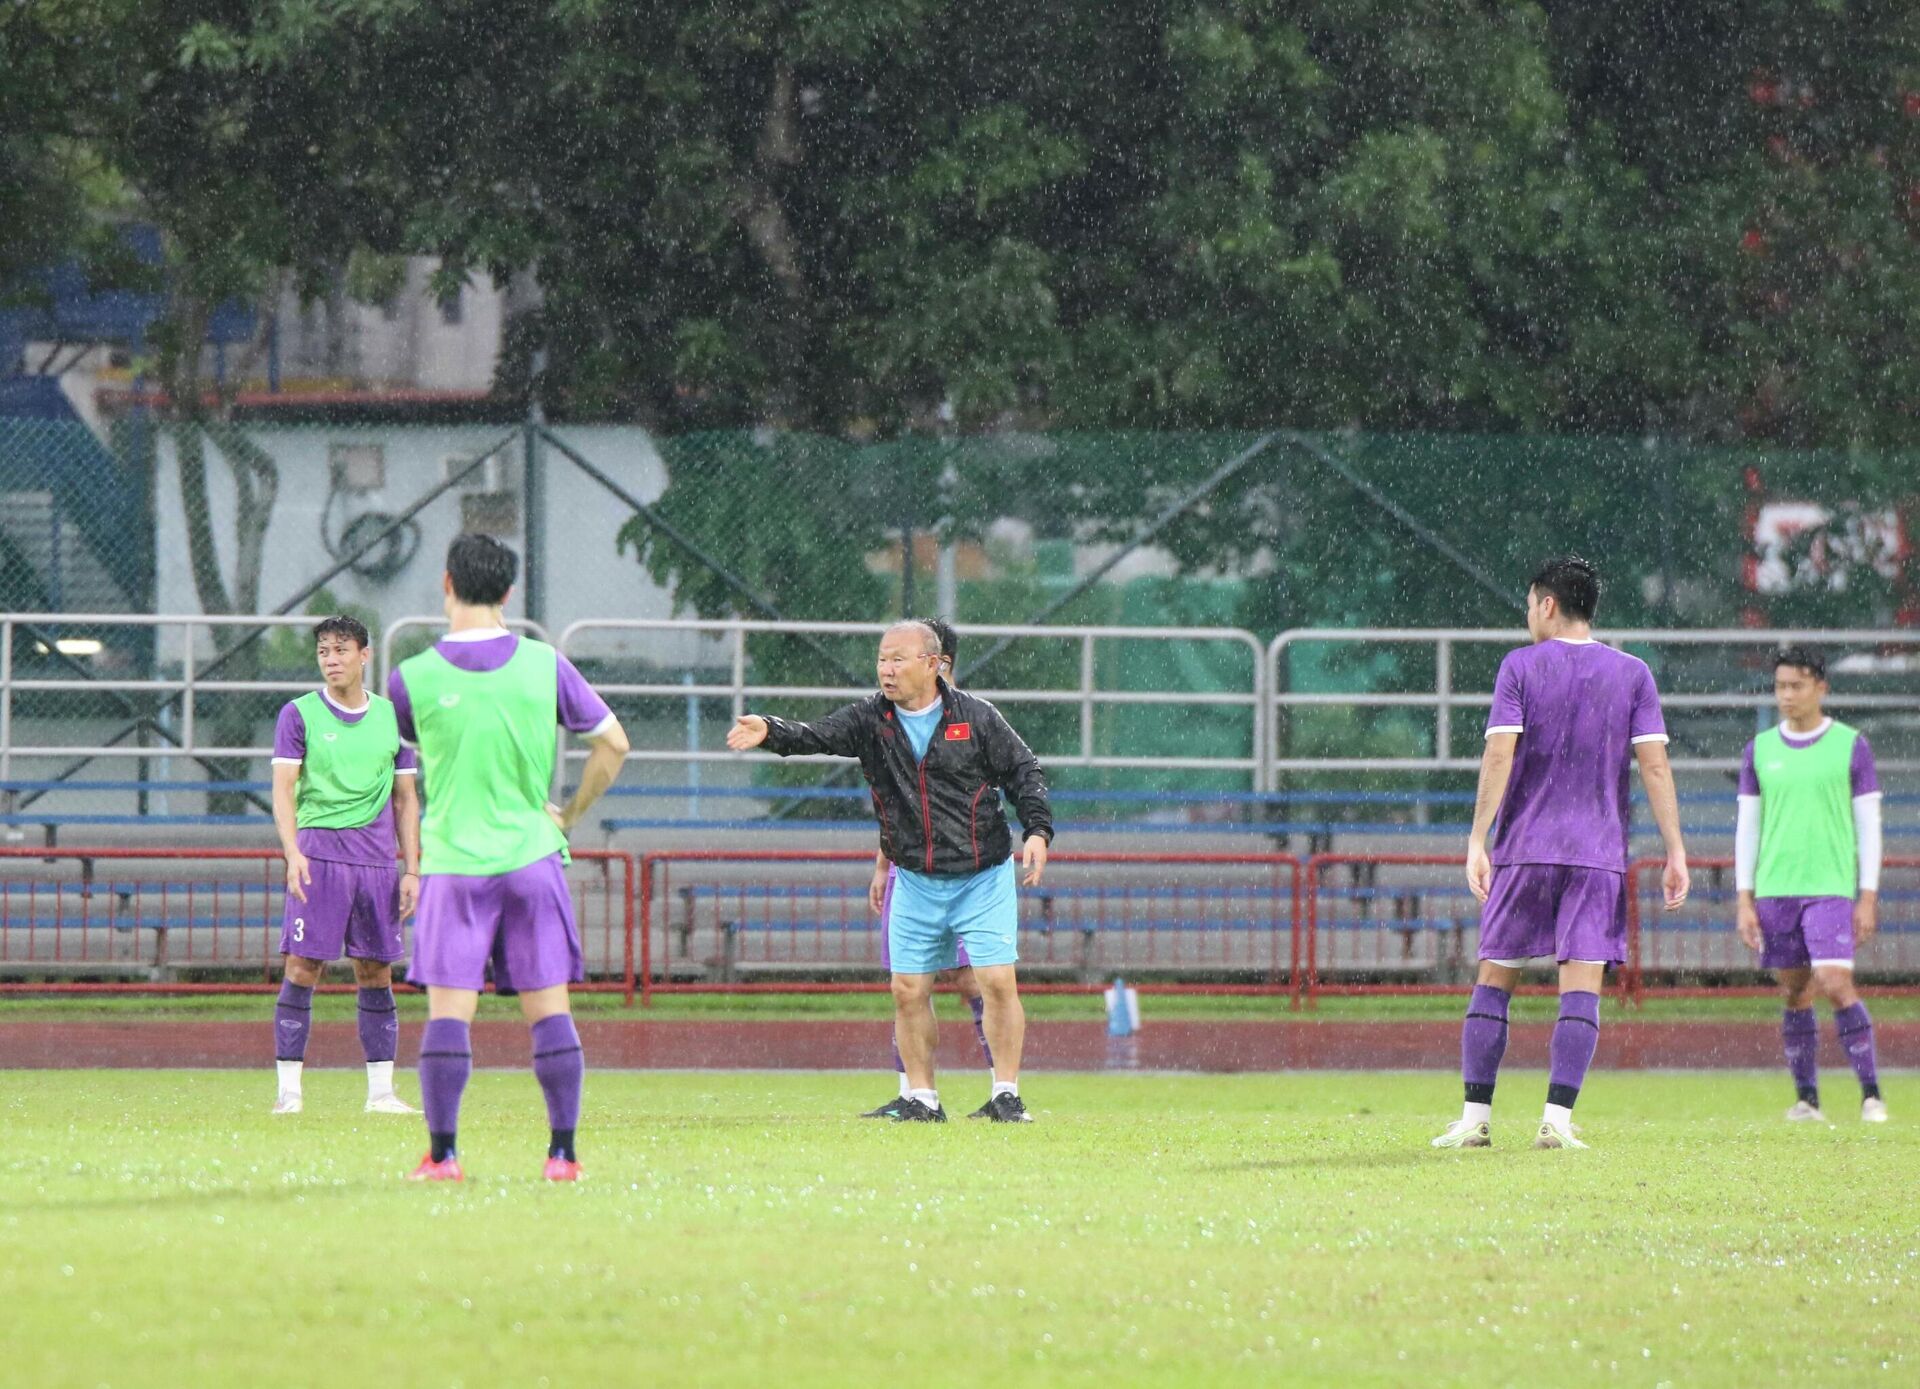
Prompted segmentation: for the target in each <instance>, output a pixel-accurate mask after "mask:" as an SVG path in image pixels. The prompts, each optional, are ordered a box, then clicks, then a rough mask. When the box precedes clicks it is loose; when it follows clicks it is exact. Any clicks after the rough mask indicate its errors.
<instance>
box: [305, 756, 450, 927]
mask: <svg viewBox="0 0 1920 1389" xmlns="http://www.w3.org/2000/svg"><path fill="white" fill-rule="evenodd" d="M299 783H300V768H299V766H298V765H297V764H295V763H291V762H276V763H274V764H273V827H274V829H275V830H277V831H278V832H279V835H280V853H281V856H282V857H284V858H285V859H286V861H287V892H288V894H289V895H291V896H293V897H295V898H297V899H298V900H300V901H302V902H304V901H306V900H307V888H308V886H309V885H310V884H311V883H312V882H313V872H312V870H311V869H310V868H309V867H308V866H307V856H306V855H305V854H303V853H301V852H300V841H299V833H298V830H297V829H296V828H295V819H294V795H295V788H296V787H297V786H298V785H299ZM416 823H417V822H416Z"/></svg>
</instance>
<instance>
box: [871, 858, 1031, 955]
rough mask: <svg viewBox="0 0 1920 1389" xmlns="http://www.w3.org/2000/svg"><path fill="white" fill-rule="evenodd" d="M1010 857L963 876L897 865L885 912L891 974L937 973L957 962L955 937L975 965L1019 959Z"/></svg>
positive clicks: (1017, 908)
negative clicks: (940, 875)
mask: <svg viewBox="0 0 1920 1389" xmlns="http://www.w3.org/2000/svg"><path fill="white" fill-rule="evenodd" d="M1016 886H1017V879H1016V878H1015V875H1014V870H1013V860H1012V859H1008V860H1007V861H1006V862H1005V863H1001V864H997V865H995V866H994V867H992V868H983V869H981V870H980V871H979V872H978V873H975V874H973V875H971V876H970V877H965V878H935V877H930V876H928V875H927V874H925V873H909V872H908V871H907V870H906V869H904V868H902V869H900V870H899V871H898V872H897V873H896V874H895V877H894V884H893V900H892V902H891V903H890V908H891V909H890V911H889V912H888V916H887V952H888V955H889V956H890V957H891V959H892V961H893V972H894V973H895V974H938V973H939V972H940V971H941V970H943V969H952V968H954V966H955V964H956V963H957V962H958V955H959V946H960V942H962V941H965V942H966V945H967V957H968V958H969V959H970V960H971V961H972V962H973V965H974V967H975V968H976V969H977V968H979V967H980V966H982V965H1010V964H1013V963H1014V962H1015V961H1016V960H1018V959H1019V958H1020V903H1019V899H1018V898H1017V897H1016V895H1015V891H1014V890H1015V887H1016Z"/></svg>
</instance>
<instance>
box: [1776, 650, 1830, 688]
mask: <svg viewBox="0 0 1920 1389" xmlns="http://www.w3.org/2000/svg"><path fill="white" fill-rule="evenodd" d="M1781 666H1798V667H1799V668H1800V669H1801V670H1804V671H1805V672H1806V673H1807V674H1808V675H1811V676H1812V677H1813V678H1814V679H1815V680H1825V679H1826V678H1827V658H1826V657H1825V656H1822V655H1821V654H1820V653H1819V652H1818V651H1815V650H1814V649H1813V648H1812V647H1810V646H1800V645H1797V644H1796V645H1793V646H1783V647H1781V648H1780V649H1779V650H1778V651H1776V652H1774V653H1773V668H1774V669H1775V670H1778V669H1780V667H1781Z"/></svg>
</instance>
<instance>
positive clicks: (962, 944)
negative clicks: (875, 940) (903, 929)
mask: <svg viewBox="0 0 1920 1389" xmlns="http://www.w3.org/2000/svg"><path fill="white" fill-rule="evenodd" d="M892 939H893V870H892V869H891V868H889V869H888V870H887V890H886V891H885V892H884V893H882V894H881V895H880V968H882V969H884V970H885V971H886V972H887V973H889V974H891V973H893V947H892V945H891V944H890V943H889V942H891V941H892ZM954 956H955V959H954V965H953V967H954V968H955V969H972V968H973V961H972V960H969V959H968V958H967V943H966V941H964V940H960V941H956V942H955V948H954Z"/></svg>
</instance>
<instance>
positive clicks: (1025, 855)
mask: <svg viewBox="0 0 1920 1389" xmlns="http://www.w3.org/2000/svg"><path fill="white" fill-rule="evenodd" d="M1020 871H1021V872H1022V873H1024V874H1025V875H1026V876H1025V877H1023V878H1021V879H1020V882H1021V884H1022V885H1023V886H1026V887H1038V886H1039V885H1040V875H1041V874H1042V873H1044V872H1046V871H1047V838H1046V836H1045V835H1042V834H1030V835H1028V836H1027V846H1026V848H1024V849H1022V850H1021V851H1020Z"/></svg>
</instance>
